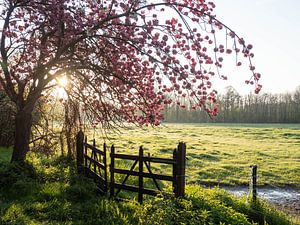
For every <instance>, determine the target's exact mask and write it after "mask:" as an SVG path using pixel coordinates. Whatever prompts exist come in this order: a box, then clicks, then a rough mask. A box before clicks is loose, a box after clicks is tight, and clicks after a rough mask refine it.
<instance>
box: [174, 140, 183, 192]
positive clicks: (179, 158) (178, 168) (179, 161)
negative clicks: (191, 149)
mask: <svg viewBox="0 0 300 225" xmlns="http://www.w3.org/2000/svg"><path fill="white" fill-rule="evenodd" d="M176 158H177V166H176V171H177V174H176V186H177V187H176V189H177V190H176V192H175V197H184V191H185V158H186V145H185V143H183V142H180V143H179V144H178V148H177V155H176Z"/></svg>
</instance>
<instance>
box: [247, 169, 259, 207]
mask: <svg viewBox="0 0 300 225" xmlns="http://www.w3.org/2000/svg"><path fill="white" fill-rule="evenodd" d="M250 168H251V179H250V187H249V188H250V191H252V196H251V197H252V201H253V202H256V198H257V165H252V166H250Z"/></svg>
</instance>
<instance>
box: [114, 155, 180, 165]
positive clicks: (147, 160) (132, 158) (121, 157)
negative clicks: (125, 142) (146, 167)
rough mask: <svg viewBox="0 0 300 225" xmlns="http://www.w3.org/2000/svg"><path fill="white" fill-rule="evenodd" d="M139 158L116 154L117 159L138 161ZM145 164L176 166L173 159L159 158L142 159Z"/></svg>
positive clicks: (145, 157)
mask: <svg viewBox="0 0 300 225" xmlns="http://www.w3.org/2000/svg"><path fill="white" fill-rule="evenodd" d="M138 158H139V156H137V155H127V154H115V159H129V160H137V159H138ZM142 158H143V161H144V162H153V163H164V164H176V162H175V161H174V160H173V159H165V158H157V157H149V156H144V157H142Z"/></svg>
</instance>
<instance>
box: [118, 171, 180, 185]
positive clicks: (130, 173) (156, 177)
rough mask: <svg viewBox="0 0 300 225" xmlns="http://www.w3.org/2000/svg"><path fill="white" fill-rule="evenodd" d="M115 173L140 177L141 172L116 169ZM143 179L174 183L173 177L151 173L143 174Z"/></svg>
mask: <svg viewBox="0 0 300 225" xmlns="http://www.w3.org/2000/svg"><path fill="white" fill-rule="evenodd" d="M115 173H119V174H127V175H132V176H139V172H137V171H130V170H124V169H115ZM143 177H145V178H152V179H157V180H165V181H172V182H173V181H174V178H173V176H168V175H161V174H155V173H152V174H151V173H144V172H143Z"/></svg>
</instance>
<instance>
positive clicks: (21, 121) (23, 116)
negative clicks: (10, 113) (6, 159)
mask: <svg viewBox="0 0 300 225" xmlns="http://www.w3.org/2000/svg"><path fill="white" fill-rule="evenodd" d="M15 121H16V122H15V144H14V149H13V154H12V158H11V162H24V161H25V157H26V154H27V152H28V151H29V139H30V130H31V125H32V113H31V112H27V111H24V110H18V112H17V115H16V119H15Z"/></svg>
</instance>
